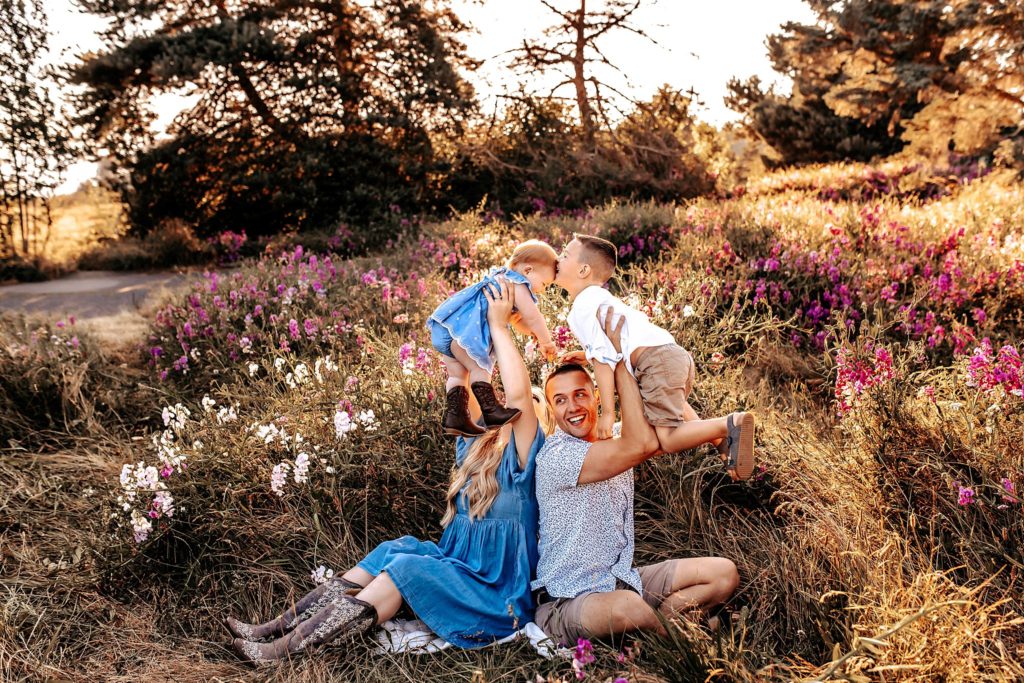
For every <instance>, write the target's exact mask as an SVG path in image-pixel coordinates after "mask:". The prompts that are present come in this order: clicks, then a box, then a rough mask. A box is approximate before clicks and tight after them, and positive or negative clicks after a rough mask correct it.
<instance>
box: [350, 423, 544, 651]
mask: <svg viewBox="0 0 1024 683" xmlns="http://www.w3.org/2000/svg"><path fill="white" fill-rule="evenodd" d="M472 443H473V439H465V438H463V437H459V438H458V440H457V441H456V445H455V463H456V465H461V464H462V461H463V460H464V459H465V457H466V454H467V453H468V451H469V447H470V445H471V444H472ZM543 444H544V432H543V430H542V429H541V428H540V425H538V426H537V436H536V437H535V438H534V440H533V443H532V444H531V445H530V453H529V458H528V460H527V463H526V467H525V468H520V467H519V458H518V457H517V456H516V445H515V439H512V440H510V441H509V444H508V445H507V446H506V447H505V452H504V454H503V455H502V458H501V464H500V465H498V471H497V473H496V476H497V478H498V485H499V486H500V487H501V490H500V491H499V492H498V497H497V498H495V500H494V504H493V505H492V506H491V509H490V510H488V511H487V515H486V516H484V517H483V518H478V519H476V520H472V521H471V520H470V519H469V512H468V506H467V505H466V501H465V499H464V497H463V496H461V495H460V496H459V497H458V498H457V514H456V515H455V518H454V519H453V520H452V521H451V523H450V524H449V525H448V527H447V528H446V529H445V530H444V534H442V535H441V540H440V542H438V543H432V542H430V541H420V540H418V539H416V538H413V537H412V536H403V537H402V538H399V539H396V540H394V541H385V542H384V543H381V544H380V545H379V546H377V547H376V548H375V549H374V550H373V552H371V553H370V554H369V555H367V556H366V558H365V559H364V560H363V561H362V562H360V563H359V565H358V566H359V567H361V568H362V569H365V570H366V571H367V572H369V573H370V574H372V575H374V576H377V575H378V574H380V573H381V572H387V573H388V576H389V577H391V580H392V581H393V582H394V583H395V586H396V587H397V588H398V592H399V593H401V594H402V598H403V599H404V600H405V602H407V603H408V604H409V607H411V608H412V611H413V612H415V613H416V616H417V617H419V618H420V619H422V620H423V621H424V622H426V624H427V625H428V626H429V627H430V629H431V630H432V631H433V632H434V633H436V634H437V635H439V636H441V637H442V638H444V639H445V640H447V641H448V642H449V643H452V644H453V645H457V646H459V647H462V648H476V647H482V646H484V645H487V644H489V643H493V642H494V641H495V640H500V639H502V638H504V637H506V636H509V635H512V634H513V633H514V632H515V631H517V630H518V629H521V628H522V627H523V626H525V625H526V624H527V623H529V622H531V621H533V596H532V595H531V593H530V581H531V580H532V578H533V572H534V570H535V568H536V566H537V531H538V527H537V522H538V509H537V495H536V487H535V485H534V479H533V475H534V469H535V467H536V459H537V452H538V451H539V450H540V447H541V446H542V445H543Z"/></svg>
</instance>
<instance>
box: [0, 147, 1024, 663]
mask: <svg viewBox="0 0 1024 683" xmlns="http://www.w3.org/2000/svg"><path fill="white" fill-rule="evenodd" d="M977 175H979V174H978V173H977V169H973V170H972V169H940V170H939V171H938V172H936V170H935V169H923V168H920V167H913V166H904V165H897V164H892V165H887V166H883V167H879V168H868V167H864V166H830V167H819V168H809V169H804V170H801V171H799V172H787V173H778V174H774V175H770V176H767V177H765V178H764V179H763V180H761V181H759V182H758V183H757V184H755V185H752V186H750V187H749V188H747V191H746V192H745V193H743V194H742V196H739V197H737V198H733V199H728V200H699V201H696V202H693V203H690V204H687V205H683V206H664V205H654V204H644V205H613V206H608V207H605V208H602V209H598V210H593V211H591V212H589V213H587V214H586V215H582V216H579V215H574V216H559V215H548V216H535V217H531V218H528V219H522V220H519V221H517V222H514V223H512V224H503V223H496V222H490V221H487V220H485V218H484V217H482V216H477V215H467V216H463V217H460V218H458V219H456V220H452V221H449V222H446V223H442V224H436V225H429V226H426V227H425V228H424V229H423V231H422V234H420V235H418V236H416V237H408V238H406V239H402V240H400V241H398V242H397V243H395V244H393V245H391V248H389V249H387V250H386V251H385V252H384V253H382V254H380V255H378V256H373V257H366V258H360V259H355V260H346V259H343V258H341V257H340V256H339V255H337V254H332V253H330V252H318V253H312V252H309V251H306V250H304V249H302V248H301V247H300V248H293V249H290V250H289V251H287V252H284V253H281V254H279V255H276V256H273V257H270V256H267V257H264V258H262V259H261V260H259V261H253V262H246V263H245V264H244V265H243V266H242V267H241V268H239V269H237V270H234V271H232V272H231V273H230V274H209V275H207V276H206V277H204V278H202V279H201V280H199V281H198V282H197V283H196V284H195V286H194V288H193V289H192V290H191V291H190V292H186V293H183V294H182V295H181V296H180V297H179V298H178V299H177V300H175V301H173V302H171V303H170V304H169V305H167V306H166V307H165V308H164V309H162V310H160V311H159V312H158V313H157V314H156V316H155V317H154V320H153V322H152V327H151V330H150V334H149V336H148V338H147V340H146V341H145V345H144V348H141V349H127V350H124V349H123V350H121V351H118V352H116V353H114V352H110V351H109V350H107V351H105V350H103V349H100V348H98V347H97V346H96V345H95V344H94V343H93V341H92V340H91V339H89V338H88V337H87V336H85V335H81V334H76V332H75V330H74V325H73V324H71V323H70V321H62V323H61V324H60V326H57V325H52V324H42V323H30V324H21V323H18V324H13V323H12V324H5V325H4V326H3V327H2V328H0V329H2V330H3V331H2V332H0V334H2V335H3V339H2V343H0V349H3V351H2V353H0V377H2V380H0V382H2V385H0V386H2V392H0V402H2V404H0V443H3V444H4V446H5V447H6V448H5V450H4V451H3V454H2V456H0V540H2V551H0V587H2V591H3V592H2V594H3V600H0V605H2V609H3V619H2V620H0V678H3V679H4V680H23V679H28V680H32V679H51V678H71V679H79V680H83V679H86V678H88V679H92V680H98V679H103V680H125V681H128V680H176V681H192V680H195V681H201V680H202V681H208V680H235V679H246V680H286V679H287V680H302V681H326V680H356V681H385V680H486V681H499V680H508V681H522V680H534V679H535V677H537V676H540V677H541V678H542V679H546V680H550V681H554V680H566V681H567V680H574V679H575V678H576V676H575V673H574V671H573V669H572V666H571V663H570V662H569V661H563V660H553V661H548V660H543V659H541V658H539V657H538V656H536V655H535V653H534V652H533V651H532V650H531V649H530V648H529V647H528V646H525V645H514V646H508V647H500V648H488V649H485V650H484V651H481V652H447V653H443V654H438V655H424V656H401V657H388V656H378V655H374V654H373V652H372V648H371V647H369V646H364V645H359V646H356V647H353V648H350V649H344V650H337V649H335V650H329V651H326V652H323V653H321V654H319V655H317V656H315V657H310V658H305V659H303V660H300V661H298V662H296V663H293V664H287V665H284V666H282V667H281V668H279V669H272V670H269V671H260V672H255V673H254V672H253V671H252V670H250V669H247V668H245V667H244V666H242V665H240V664H238V663H236V661H235V660H234V658H233V657H232V655H231V654H230V652H229V651H228V648H227V646H228V636H227V633H226V632H225V630H224V629H223V628H222V627H221V626H220V621H221V619H222V618H223V617H224V616H225V615H226V614H228V613H231V614H235V615H237V616H241V617H243V618H256V617H257V616H261V615H268V614H270V613H271V612H272V611H273V610H274V609H277V608H280V607H281V606H282V605H283V604H285V603H286V601H287V600H288V598H289V597H290V596H292V595H296V594H299V593H302V592H304V591H306V590H308V589H309V588H311V587H312V585H313V584H312V581H311V577H310V574H311V572H312V571H313V570H315V569H316V568H317V567H318V566H320V565H325V566H327V567H329V568H333V569H334V570H344V569H346V568H348V567H349V566H351V565H352V564H353V563H354V562H356V561H358V560H359V559H360V558H361V557H362V556H363V554H364V553H365V552H367V551H368V550H370V549H371V548H373V547H374V545H375V544H376V543H378V542H380V541H382V540H385V539H388V538H392V537H395V536H398V535H401V534H405V533H411V534H415V535H418V536H420V537H423V538H432V539H436V538H437V537H438V536H439V535H440V529H439V526H438V520H439V519H440V516H441V514H442V511H443V508H442V501H443V495H444V490H445V487H446V486H445V482H446V480H447V476H448V473H449V471H450V467H451V459H452V445H451V442H450V440H448V439H446V438H445V437H444V436H443V435H442V434H441V431H440V429H439V427H438V424H437V422H438V418H439V416H440V413H441V406H442V401H443V370H442V369H441V367H440V366H439V364H438V362H437V360H436V358H435V357H434V356H433V354H432V352H431V351H430V350H429V343H428V339H427V335H426V333H425V330H424V328H423V323H424V320H425V317H426V315H427V314H429V312H430V311H431V310H432V308H433V307H434V306H435V305H436V304H437V303H438V302H439V301H440V300H441V299H442V298H443V297H444V296H446V295H447V294H448V293H450V292H451V291H453V290H455V289H457V288H459V287H461V286H463V285H465V284H466V283H469V282H471V281H473V280H475V279H476V278H477V277H478V276H479V274H480V272H481V271H482V270H484V269H486V268H487V267H489V266H491V265H494V264H497V263H499V262H500V261H502V260H503V259H504V258H505V257H506V256H507V254H508V253H509V252H510V251H511V247H512V246H513V245H514V244H515V242H516V241H518V240H520V239H522V238H524V237H542V238H545V239H548V240H550V241H551V242H552V243H553V244H560V243H561V242H562V241H563V240H565V239H566V238H567V237H568V236H569V235H571V233H572V232H573V231H575V230H579V231H585V232H590V233H595V234H601V235H604V236H606V237H608V238H610V239H612V240H614V241H616V243H618V244H619V245H620V254H621V257H622V262H623V264H624V268H623V272H622V275H621V277H620V278H619V281H618V282H617V283H616V287H617V289H618V291H619V293H620V294H621V295H622V296H623V297H624V298H626V299H627V300H629V301H631V302H632V303H633V304H634V305H636V306H638V307H640V308H642V309H643V310H645V311H646V312H647V313H648V314H649V315H650V316H651V317H652V319H654V320H655V321H656V322H658V323H659V324H661V325H663V326H665V327H667V328H668V329H670V330H671V331H672V332H673V333H674V334H675V336H676V338H677V339H678V341H679V342H680V343H681V344H682V345H684V346H685V347H687V348H689V349H690V350H691V351H692V353H693V355H694V357H695V359H696V360H697V366H698V386H697V393H696V398H695V404H696V407H697V409H698V412H700V413H701V414H708V415H710V414H721V413H723V412H727V411H732V410H736V409H751V410H755V411H757V413H758V416H759V420H760V421H759V434H758V448H759V453H760V456H761V463H762V465H763V467H762V469H760V470H759V471H758V472H757V474H756V475H755V477H754V478H753V480H752V481H750V482H747V483H741V484H735V483H732V482H731V481H730V480H729V479H728V477H727V476H726V475H725V473H724V471H723V470H722V469H721V467H720V465H719V464H718V463H717V458H716V455H715V454H714V453H713V452H712V451H711V449H710V448H702V449H698V450H695V451H692V452H686V453H682V454H677V455H671V456H665V457H662V458H658V459H655V460H654V461H651V462H649V463H647V464H645V465H644V466H642V467H640V468H639V469H638V471H637V535H638V539H637V540H638V544H637V558H636V559H637V561H638V562H640V563H646V562H652V561H657V560H661V559H665V558H669V557H685V556H692V555H705V554H716V555H723V556H726V557H729V558H732V559H733V560H735V561H736V563H737V565H738V567H739V569H740V574H741V581H742V582H741V586H740V589H739V592H738V593H737V595H736V596H735V598H734V600H733V601H732V602H731V603H730V604H729V605H728V608H727V610H726V612H725V616H726V617H727V618H725V619H724V622H725V623H726V627H725V628H724V629H722V630H721V631H720V632H719V633H718V634H716V635H714V636H711V635H708V634H706V633H705V632H703V631H701V630H700V629H698V628H696V627H693V626H691V625H689V624H687V623H686V622H683V621H680V622H678V623H676V624H675V625H674V626H673V629H672V632H671V637H669V638H667V639H656V638H651V639H643V640H642V641H638V642H637V643H634V644H633V645H632V647H631V649H629V650H628V652H626V651H621V652H620V650H618V649H617V648H614V647H612V646H610V645H597V646H596V648H595V654H596V661H595V662H594V663H593V664H589V665H588V666H587V667H586V671H587V676H588V678H590V679H592V680H598V681H612V680H615V679H616V678H617V677H623V678H626V679H628V680H630V681H660V680H704V679H708V678H711V679H715V680H792V679H794V678H796V679H846V680H885V681H896V680H920V681H928V680H1010V679H1019V678H1021V677H1022V676H1024V667H1022V665H1021V664H1020V661H1021V660H1022V658H1024V649H1022V648H1024V620H1022V617H1021V615H1020V612H1019V604H1020V597H1021V591H1020V586H1019V576H1018V574H1019V572H1020V570H1021V568H1022V567H1024V551H1022V549H1021V548H1022V545H1024V521H1022V518H1021V501H1020V498H1019V496H1018V490H1019V487H1020V486H1022V485H1024V480H1022V478H1024V451H1021V449H1020V448H1019V443H1020V442H1021V440H1022V439H1024V421H1022V415H1024V400H1022V398H1021V392H1022V389H1024V368H1022V365H1021V360H1020V355H1019V349H1020V333H1021V325H1022V319H1021V311H1022V310H1024V185H1022V184H1021V183H1020V181H1019V180H1017V179H1015V178H1014V177H1012V176H1009V175H1002V174H1000V173H993V174H988V175H985V176H984V177H980V178H977V177H975V176H977ZM566 308H567V303H566V301H565V299H564V298H563V297H561V295H560V294H557V293H554V294H553V295H552V296H549V297H547V298H546V300H545V301H544V302H543V310H544V311H545V313H546V315H547V318H548V322H549V325H550V326H551V327H552V329H553V330H554V331H555V333H556V334H555V336H556V338H558V340H559V342H560V343H561V344H562V345H563V346H565V347H567V348H571V346H572V339H571V335H570V334H568V331H567V330H566V329H565V327H564V314H565V311H566ZM530 365H531V370H532V372H533V373H534V377H535V379H537V380H539V378H540V377H542V375H543V372H544V368H543V366H542V364H541V361H540V360H539V359H536V358H530ZM368 411H372V416H371V415H370V414H369V413H368ZM346 421H350V422H351V423H352V424H354V425H355V427H354V428H353V429H351V430H348V431H346V429H345V425H346ZM303 463H308V466H307V465H304V464H303ZM297 464H298V466H297ZM147 467H153V468H155V470H154V471H150V474H149V475H147V470H146V468H147ZM275 470H276V472H277V473H278V476H277V478H276V480H275V476H274V475H275ZM281 474H284V477H282V476H281ZM147 477H155V479H153V478H147ZM154 481H156V482H157V483H155V484H154V483H153V482H154ZM282 481H283V483H282ZM620 655H621V656H620Z"/></svg>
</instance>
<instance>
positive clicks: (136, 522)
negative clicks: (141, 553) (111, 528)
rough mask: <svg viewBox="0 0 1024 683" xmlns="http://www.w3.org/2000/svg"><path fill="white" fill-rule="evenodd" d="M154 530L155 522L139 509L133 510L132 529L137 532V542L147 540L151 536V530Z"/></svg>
mask: <svg viewBox="0 0 1024 683" xmlns="http://www.w3.org/2000/svg"><path fill="white" fill-rule="evenodd" d="M152 530H153V523H152V522H150V521H149V519H148V518H147V517H146V516H145V515H144V514H142V513H141V512H139V511H138V510H132V531H133V532H134V533H135V542H136V543H142V542H143V541H145V540H146V539H147V538H149V532H150V531H152Z"/></svg>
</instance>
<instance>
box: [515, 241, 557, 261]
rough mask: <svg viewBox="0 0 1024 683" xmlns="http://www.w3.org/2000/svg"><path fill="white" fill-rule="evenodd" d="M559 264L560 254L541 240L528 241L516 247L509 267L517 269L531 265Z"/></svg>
mask: <svg viewBox="0 0 1024 683" xmlns="http://www.w3.org/2000/svg"><path fill="white" fill-rule="evenodd" d="M557 263H558V252H556V251H555V250H554V249H553V248H552V247H551V245H550V244H548V243H547V242H541V241H540V240H526V241H525V242H522V243H520V244H519V246H517V247H516V250H515V251H513V252H512V257H511V258H510V259H509V260H508V267H509V268H515V267H516V266H521V265H525V264H529V265H531V266H551V267H552V268H554V267H555V265H556V264H557Z"/></svg>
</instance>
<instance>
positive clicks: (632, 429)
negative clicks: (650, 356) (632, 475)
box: [576, 307, 659, 485]
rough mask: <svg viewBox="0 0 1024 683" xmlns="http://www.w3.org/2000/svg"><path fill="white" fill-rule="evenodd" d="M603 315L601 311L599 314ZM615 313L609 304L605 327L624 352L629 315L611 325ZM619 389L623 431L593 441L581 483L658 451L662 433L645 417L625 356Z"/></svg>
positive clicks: (617, 382) (601, 478) (602, 477)
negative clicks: (623, 342) (625, 330)
mask: <svg viewBox="0 0 1024 683" xmlns="http://www.w3.org/2000/svg"><path fill="white" fill-rule="evenodd" d="M600 315H601V313H600V312H598V316H600ZM612 317H613V312H612V310H611V308H610V307H609V308H608V309H606V310H605V316H604V329H605V333H606V334H607V335H608V339H609V340H610V341H611V342H612V345H613V346H614V347H615V350H616V352H617V353H619V354H620V355H621V354H622V345H621V342H620V337H621V334H622V326H623V324H624V323H625V317H622V318H621V319H620V320H619V323H618V324H617V325H615V326H614V327H613V326H612V325H611V320H612ZM615 389H616V390H617V391H618V394H619V407H620V408H621V410H622V431H621V433H620V436H619V437H617V438H614V439H605V440H603V441H595V442H594V443H593V444H591V446H590V450H588V451H587V457H586V459H585V460H584V461H583V468H582V469H581V470H580V476H579V479H577V481H576V483H577V485H581V484H590V483H592V482H595V481H604V480H606V479H611V478H612V477H614V476H617V475H619V474H622V473H623V472H625V471H626V470H628V469H630V468H632V467H635V466H636V465H639V464H640V463H642V462H643V461H644V460H647V459H648V458H650V457H652V456H654V455H657V454H658V445H659V444H658V435H657V434H656V433H655V431H654V428H653V427H651V425H650V424H648V422H647V418H646V417H644V405H643V399H641V397H640V387H639V386H637V383H636V380H635V379H633V376H632V375H631V374H629V370H627V369H626V364H625V363H624V362H623V361H621V360H620V361H619V362H618V363H617V364H616V366H615Z"/></svg>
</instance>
